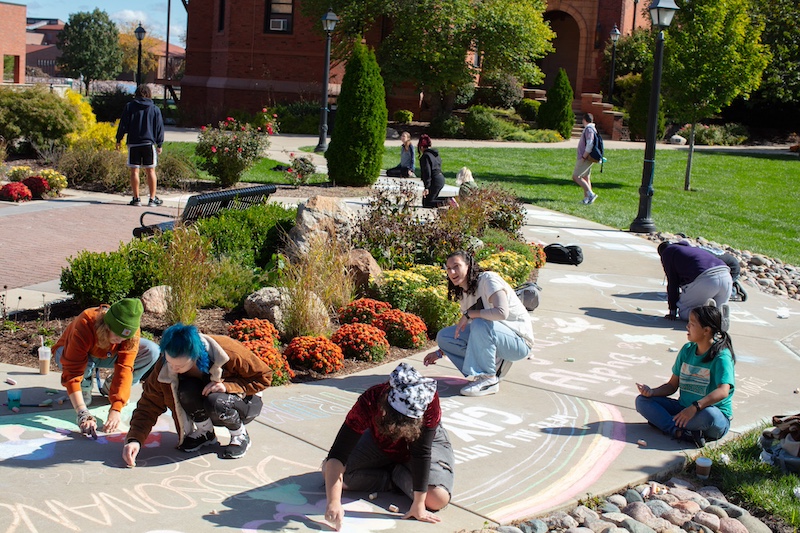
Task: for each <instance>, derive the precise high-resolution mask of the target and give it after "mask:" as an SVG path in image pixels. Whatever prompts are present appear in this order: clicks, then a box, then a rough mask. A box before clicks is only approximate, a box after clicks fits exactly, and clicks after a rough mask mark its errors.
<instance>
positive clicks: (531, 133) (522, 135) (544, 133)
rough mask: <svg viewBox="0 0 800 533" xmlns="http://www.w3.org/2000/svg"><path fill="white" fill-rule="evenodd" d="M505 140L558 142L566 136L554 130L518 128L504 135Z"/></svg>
mask: <svg viewBox="0 0 800 533" xmlns="http://www.w3.org/2000/svg"><path fill="white" fill-rule="evenodd" d="M503 140H505V141H517V142H525V143H557V142H561V141H563V140H564V137H562V136H561V134H559V133H558V132H557V131H553V130H525V131H520V130H517V131H513V132H511V133H509V134H508V135H504V136H503Z"/></svg>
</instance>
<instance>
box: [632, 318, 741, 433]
mask: <svg viewBox="0 0 800 533" xmlns="http://www.w3.org/2000/svg"><path fill="white" fill-rule="evenodd" d="M686 330H687V334H686V337H687V339H688V340H689V342H687V343H686V344H684V345H683V348H681V351H680V352H679V353H678V357H677V358H676V359H675V364H673V365H672V376H670V378H669V381H667V382H666V383H664V384H663V385H660V386H658V387H656V388H654V389H651V388H650V387H648V386H647V385H642V384H641V383H637V384H636V387H637V388H638V389H639V394H640V395H639V396H637V397H636V411H638V412H639V413H640V414H641V415H642V416H643V417H644V418H645V419H646V420H647V421H648V422H649V423H650V425H652V426H655V427H657V428H658V429H660V430H661V431H663V432H664V433H666V434H667V435H670V436H672V437H674V438H676V439H679V440H686V441H689V442H693V443H694V444H695V445H697V446H698V447H699V448H702V447H703V446H705V443H706V439H708V440H717V439H721V438H722V437H724V436H725V434H726V433H727V432H728V429H730V426H731V418H732V417H733V410H732V404H731V400H732V398H733V390H734V385H735V375H734V363H735V362H736V355H735V354H734V353H733V342H732V341H731V337H730V335H728V333H727V331H725V326H724V323H723V321H722V313H721V312H720V309H719V308H717V307H716V306H713V305H704V306H701V307H695V308H694V309H692V311H691V313H690V314H689V323H688V324H687V325H686ZM678 390H680V396H679V397H678V399H677V400H676V399H674V398H669V396H670V395H672V394H674V393H675V392H676V391H678Z"/></svg>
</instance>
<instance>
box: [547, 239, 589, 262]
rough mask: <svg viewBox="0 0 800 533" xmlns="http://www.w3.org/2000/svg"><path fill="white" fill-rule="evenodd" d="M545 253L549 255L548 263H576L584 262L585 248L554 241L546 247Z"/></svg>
mask: <svg viewBox="0 0 800 533" xmlns="http://www.w3.org/2000/svg"><path fill="white" fill-rule="evenodd" d="M544 255H545V256H547V262H548V263H556V264H557V265H575V266H578V265H580V264H581V263H583V250H581V247H580V246H576V245H574V244H573V245H570V246H564V245H563V244H558V243H557V242H556V243H553V244H548V245H547V246H545V247H544Z"/></svg>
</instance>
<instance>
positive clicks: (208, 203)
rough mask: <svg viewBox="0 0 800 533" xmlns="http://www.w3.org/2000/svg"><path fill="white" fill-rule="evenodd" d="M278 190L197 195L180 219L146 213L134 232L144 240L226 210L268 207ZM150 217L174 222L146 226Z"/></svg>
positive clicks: (257, 188) (272, 187) (250, 189)
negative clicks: (266, 204) (269, 200)
mask: <svg viewBox="0 0 800 533" xmlns="http://www.w3.org/2000/svg"><path fill="white" fill-rule="evenodd" d="M276 190H277V187H275V185H257V186H255V187H245V188H242V189H229V190H227V191H217V192H209V193H205V194H197V195H195V196H192V197H191V198H189V200H188V201H187V202H186V206H185V207H184V208H183V213H181V215H180V216H179V217H177V218H176V217H174V216H173V215H168V214H166V213H159V212H156V211H145V212H144V213H142V216H140V217H139V227H138V228H134V229H133V236H134V237H139V238H141V237H147V236H149V235H154V234H155V233H156V232H163V231H169V230H171V229H173V228H174V227H175V223H176V222H180V223H183V224H190V223H192V222H194V221H195V220H197V219H200V218H206V217H210V216H214V215H216V214H217V213H219V212H220V211H222V210H224V209H235V210H238V211H241V210H244V209H247V208H248V207H251V206H254V205H260V204H264V203H266V202H267V199H268V198H269V195H270V194H273V193H274V192H275V191H276ZM147 215H153V216H159V217H165V218H169V219H171V220H170V221H169V222H161V223H159V224H145V223H144V217H145V216H147Z"/></svg>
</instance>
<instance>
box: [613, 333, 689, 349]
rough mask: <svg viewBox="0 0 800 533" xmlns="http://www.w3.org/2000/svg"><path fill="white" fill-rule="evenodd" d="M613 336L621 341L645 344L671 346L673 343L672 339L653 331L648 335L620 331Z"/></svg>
mask: <svg viewBox="0 0 800 533" xmlns="http://www.w3.org/2000/svg"><path fill="white" fill-rule="evenodd" d="M614 336H615V337H617V338H618V339H620V340H621V341H623V342H630V343H640V344H647V345H650V346H655V345H657V344H666V345H667V346H671V345H673V344H675V343H674V342H673V341H671V340H669V339H668V338H667V337H666V335H661V334H658V333H653V334H650V335H630V334H627V333H621V334H617V335H614Z"/></svg>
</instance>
